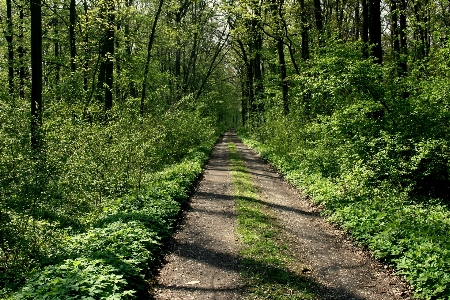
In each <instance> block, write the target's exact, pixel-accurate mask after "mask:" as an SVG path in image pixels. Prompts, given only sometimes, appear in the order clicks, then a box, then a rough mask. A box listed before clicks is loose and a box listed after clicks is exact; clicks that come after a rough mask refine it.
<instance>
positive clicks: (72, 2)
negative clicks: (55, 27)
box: [69, 0, 77, 73]
mask: <svg viewBox="0 0 450 300" xmlns="http://www.w3.org/2000/svg"><path fill="white" fill-rule="evenodd" d="M75 9H76V7H75V0H70V8H69V10H70V17H69V19H70V24H69V45H70V69H71V70H72V72H73V73H74V72H75V71H76V68H77V67H76V63H75V59H76V56H77V48H76V44H75V21H76V10H75Z"/></svg>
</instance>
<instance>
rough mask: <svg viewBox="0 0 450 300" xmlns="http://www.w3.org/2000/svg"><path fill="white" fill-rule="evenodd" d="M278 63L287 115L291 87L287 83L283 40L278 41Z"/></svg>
mask: <svg viewBox="0 0 450 300" xmlns="http://www.w3.org/2000/svg"><path fill="white" fill-rule="evenodd" d="M277 52H278V63H279V65H280V79H281V95H282V99H283V112H284V114H285V115H287V114H289V100H288V93H289V87H288V82H287V71H286V60H285V57H284V43H283V41H282V40H281V39H279V40H278V41H277Z"/></svg>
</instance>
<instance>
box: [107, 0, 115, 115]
mask: <svg viewBox="0 0 450 300" xmlns="http://www.w3.org/2000/svg"><path fill="white" fill-rule="evenodd" d="M107 5H108V7H107V11H108V29H107V31H106V41H105V43H106V60H105V85H106V86H105V111H108V110H110V109H111V108H112V106H113V80H114V78H113V73H114V46H115V43H114V31H115V14H114V0H108V2H107Z"/></svg>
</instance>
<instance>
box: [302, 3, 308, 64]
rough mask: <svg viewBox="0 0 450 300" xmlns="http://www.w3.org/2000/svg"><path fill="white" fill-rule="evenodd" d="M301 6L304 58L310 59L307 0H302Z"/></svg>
mask: <svg viewBox="0 0 450 300" xmlns="http://www.w3.org/2000/svg"><path fill="white" fill-rule="evenodd" d="M300 7H301V9H302V15H301V17H300V19H301V21H302V58H303V59H304V60H307V59H309V32H308V31H309V29H308V20H307V18H306V17H307V15H306V9H305V0H300Z"/></svg>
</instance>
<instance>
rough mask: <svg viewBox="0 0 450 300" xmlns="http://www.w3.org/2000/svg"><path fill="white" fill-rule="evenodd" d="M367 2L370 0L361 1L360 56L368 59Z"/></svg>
mask: <svg viewBox="0 0 450 300" xmlns="http://www.w3.org/2000/svg"><path fill="white" fill-rule="evenodd" d="M367 1H370V0H362V42H363V48H362V54H363V57H364V58H368V57H369V48H368V46H369V7H368V6H369V5H368V4H367Z"/></svg>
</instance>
